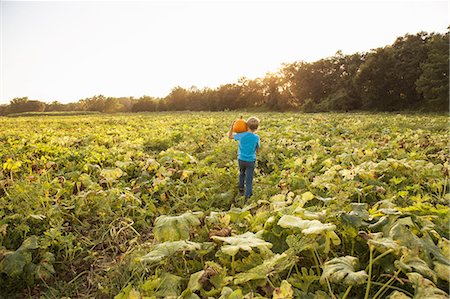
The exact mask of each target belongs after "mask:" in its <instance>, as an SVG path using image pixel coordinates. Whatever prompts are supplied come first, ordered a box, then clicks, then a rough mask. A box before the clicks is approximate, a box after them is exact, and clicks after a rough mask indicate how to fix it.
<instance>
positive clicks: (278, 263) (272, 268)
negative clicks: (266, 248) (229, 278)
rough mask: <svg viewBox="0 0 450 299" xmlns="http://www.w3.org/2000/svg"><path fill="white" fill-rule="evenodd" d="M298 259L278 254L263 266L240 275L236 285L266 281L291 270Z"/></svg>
mask: <svg viewBox="0 0 450 299" xmlns="http://www.w3.org/2000/svg"><path fill="white" fill-rule="evenodd" d="M295 261H296V259H295V258H293V257H291V256H289V255H288V254H286V253H285V252H284V253H282V254H277V255H275V256H273V257H271V258H270V259H268V260H265V261H264V262H263V263H262V264H261V265H258V266H256V267H254V268H251V269H250V270H248V271H246V272H243V273H239V274H237V275H236V276H235V279H234V284H242V283H245V282H247V281H250V280H256V279H265V278H267V277H268V276H269V275H271V274H274V273H280V272H281V271H283V270H285V269H287V268H290V267H291V266H292V265H294V264H295Z"/></svg>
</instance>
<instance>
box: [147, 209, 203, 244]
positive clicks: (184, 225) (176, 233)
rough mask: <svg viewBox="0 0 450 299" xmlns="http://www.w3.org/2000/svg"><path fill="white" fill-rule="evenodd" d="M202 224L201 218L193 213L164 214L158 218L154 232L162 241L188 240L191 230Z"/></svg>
mask: <svg viewBox="0 0 450 299" xmlns="http://www.w3.org/2000/svg"><path fill="white" fill-rule="evenodd" d="M199 225H200V220H199V219H198V217H197V216H195V215H194V214H192V213H184V214H182V215H179V216H166V215H162V216H159V217H158V218H156V220H155V226H154V228H153V233H154V234H155V238H156V239H157V240H158V241H160V242H165V241H178V240H188V239H189V237H190V233H191V231H192V230H193V229H194V228H195V227H197V226H199Z"/></svg>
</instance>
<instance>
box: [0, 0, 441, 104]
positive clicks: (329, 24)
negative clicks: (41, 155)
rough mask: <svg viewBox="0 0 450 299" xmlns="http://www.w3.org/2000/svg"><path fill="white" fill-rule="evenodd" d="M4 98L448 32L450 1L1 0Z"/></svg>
mask: <svg viewBox="0 0 450 299" xmlns="http://www.w3.org/2000/svg"><path fill="white" fill-rule="evenodd" d="M0 8H1V15H0V17H1V24H0V25H1V28H0V31H1V36H0V42H1V52H0V65H1V72H0V104H7V103H9V101H10V100H12V99H13V98H15V97H25V96H26V97H28V98H29V99H32V100H41V101H44V102H52V101H59V102H62V103H68V102H76V101H78V100H80V99H83V98H87V97H92V96H94V95H99V94H102V95H105V96H112V97H122V96H133V97H135V98H139V97H141V96H143V95H148V96H154V97H164V96H166V95H168V94H169V93H170V91H171V89H172V88H174V87H176V86H181V87H184V88H190V87H192V86H196V87H197V88H204V87H210V88H215V87H218V86H220V85H222V84H227V83H235V82H238V80H239V78H241V77H246V78H250V79H254V78H257V77H264V75H265V74H266V73H267V72H276V71H277V70H278V69H279V68H280V67H281V66H282V63H290V62H295V61H307V62H314V61H317V60H319V59H322V58H326V57H330V56H333V55H334V54H335V53H336V52H337V51H338V50H340V51H342V52H343V53H344V54H353V53H356V52H368V51H370V50H371V49H375V48H379V47H384V46H386V45H390V44H392V43H393V42H394V41H395V39H396V38H397V37H399V36H404V35H405V34H407V33H410V34H415V33H418V32H420V31H426V32H439V33H445V32H446V31H447V27H448V26H449V25H450V20H449V4H448V1H429V0H422V1H406V0H404V1H370V0H359V1H338V0H335V1H257V0H248V1H233V0H228V1H219V0H209V1H167V0H166V1H150V0H148V1H136V2H126V1H98V2H91V1H43V2H40V1H27V2H23V1H4V0H0Z"/></svg>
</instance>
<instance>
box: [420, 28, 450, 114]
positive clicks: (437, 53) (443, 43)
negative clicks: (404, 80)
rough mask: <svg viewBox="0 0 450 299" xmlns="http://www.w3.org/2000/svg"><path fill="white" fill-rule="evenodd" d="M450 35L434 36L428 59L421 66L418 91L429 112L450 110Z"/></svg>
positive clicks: (431, 40) (430, 43) (430, 44)
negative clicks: (449, 43)
mask: <svg viewBox="0 0 450 299" xmlns="http://www.w3.org/2000/svg"><path fill="white" fill-rule="evenodd" d="M448 41H449V33H448V32H447V33H446V34H445V35H439V34H436V35H433V36H432V37H431V39H430V42H429V51H428V53H427V59H426V60H425V61H424V62H423V63H422V64H421V65H420V69H421V70H422V74H421V75H420V77H419V78H418V79H417V80H416V82H415V85H416V90H417V92H418V93H420V94H421V95H422V96H423V98H424V102H423V105H422V106H424V107H425V108H426V109H427V110H434V111H448V110H449V85H448V81H449V76H448V71H449V69H448V66H449V45H448Z"/></svg>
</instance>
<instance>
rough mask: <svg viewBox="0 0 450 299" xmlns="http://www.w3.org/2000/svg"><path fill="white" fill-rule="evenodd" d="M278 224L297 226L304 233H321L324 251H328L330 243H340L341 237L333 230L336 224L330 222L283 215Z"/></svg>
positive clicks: (289, 226)
mask: <svg viewBox="0 0 450 299" xmlns="http://www.w3.org/2000/svg"><path fill="white" fill-rule="evenodd" d="M278 225H279V226H281V227H283V228H298V229H300V230H301V232H302V233H303V234H305V235H323V236H324V237H325V244H324V252H325V253H328V252H329V251H330V246H331V243H333V244H334V245H339V244H341V239H339V237H338V235H337V234H336V233H335V232H334V230H335V229H336V225H334V224H331V223H325V224H324V223H322V222H320V221H318V220H303V219H301V218H298V217H295V216H292V215H284V216H283V217H281V218H280V220H279V221H278Z"/></svg>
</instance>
